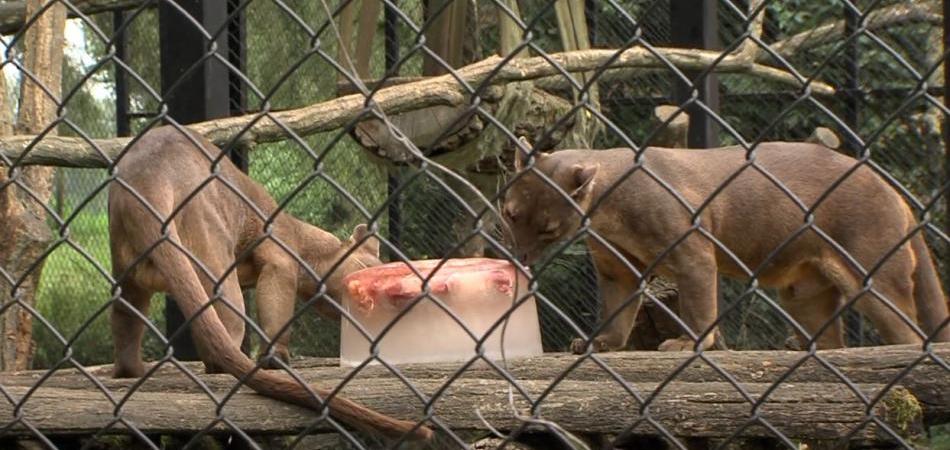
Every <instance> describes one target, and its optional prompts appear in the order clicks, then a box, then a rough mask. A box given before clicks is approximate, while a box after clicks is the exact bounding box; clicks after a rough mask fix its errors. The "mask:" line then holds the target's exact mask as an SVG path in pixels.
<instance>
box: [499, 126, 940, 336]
mask: <svg viewBox="0 0 950 450" xmlns="http://www.w3.org/2000/svg"><path fill="white" fill-rule="evenodd" d="M522 143H523V144H525V145H526V147H527V148H530V145H529V144H527V141H522ZM516 153H517V154H518V156H517V157H516V161H515V165H516V169H517V172H518V175H517V176H518V178H517V179H516V180H515V181H514V182H513V183H512V185H511V186H510V187H509V189H508V191H507V192H506V193H505V199H504V205H503V215H504V216H505V218H506V220H507V222H508V223H509V224H510V226H511V230H512V234H513V239H514V245H515V249H516V251H517V254H518V257H519V258H521V259H523V260H524V261H525V262H528V263H532V262H535V261H536V260H538V259H539V257H540V256H542V254H543V251H544V250H545V249H546V248H547V247H548V246H550V245H551V244H552V243H554V242H557V241H559V240H563V239H565V238H569V237H571V236H573V235H574V233H576V232H577V230H579V229H580V226H581V220H582V216H581V211H583V212H584V213H586V214H588V215H589V216H588V217H589V220H590V228H591V229H592V230H594V231H595V232H596V233H597V234H599V235H600V236H601V237H602V238H603V239H604V241H605V242H606V243H608V244H609V246H610V247H613V249H614V250H613V251H611V250H609V248H608V247H607V246H605V245H604V244H603V243H601V242H598V241H597V240H596V239H594V238H590V237H588V238H587V241H588V243H589V244H590V247H591V253H592V255H593V259H594V264H595V265H596V267H597V272H598V283H599V287H600V291H601V301H602V304H603V308H602V317H601V320H602V323H606V324H607V325H605V326H604V328H603V330H602V331H601V332H600V333H599V334H598V335H597V336H596V337H594V339H593V340H592V342H591V346H592V347H593V349H594V350H595V351H612V350H620V349H623V348H625V347H626V345H627V341H628V339H629V337H630V334H631V330H632V327H633V324H634V321H635V319H636V316H637V311H638V309H639V308H640V305H641V302H642V298H639V297H637V298H634V296H633V294H634V293H635V291H636V290H637V289H638V288H639V285H640V279H639V278H638V276H637V275H636V274H635V272H634V271H633V270H631V267H633V268H636V270H637V271H638V272H640V273H642V271H643V270H644V269H646V268H647V267H648V265H653V270H652V271H651V273H653V274H658V275H662V276H665V277H668V278H669V279H670V280H672V281H675V282H676V284H677V287H678V290H679V305H680V306H679V310H680V311H679V316H680V318H681V319H682V321H683V322H684V324H685V325H687V326H688V327H689V328H690V329H691V330H692V333H693V334H694V336H697V337H698V336H703V339H701V341H700V340H698V339H693V338H690V336H689V333H687V332H686V331H685V330H684V332H683V335H682V336H680V337H678V338H673V339H668V340H666V341H664V342H663V343H662V344H661V345H660V348H659V349H660V350H667V351H669V350H688V349H693V348H697V347H698V346H699V345H701V346H702V348H709V347H710V346H711V345H712V344H713V339H714V333H715V328H714V327H713V324H714V322H715V320H716V317H717V305H716V301H717V279H718V278H717V276H718V274H722V275H725V276H728V277H732V278H738V279H740V280H741V279H745V280H747V279H748V278H749V277H748V274H749V272H748V271H752V272H754V273H756V277H757V279H758V283H759V285H760V286H764V287H773V288H777V289H778V290H779V297H780V300H781V304H782V306H783V308H784V309H785V310H786V311H787V312H788V313H789V314H790V315H791V316H792V317H793V318H794V319H795V320H796V321H797V323H798V324H800V325H801V327H802V328H803V329H804V331H805V332H807V333H808V334H809V335H811V336H816V335H817V338H816V344H817V346H818V347H819V348H837V347H843V346H844V345H845V341H844V335H843V331H842V324H841V320H840V318H837V319H835V320H831V319H832V317H833V316H834V313H835V311H837V310H838V309H839V308H840V307H842V306H843V305H844V304H845V303H844V302H845V301H846V300H848V299H852V298H855V296H858V295H860V297H859V298H858V300H857V302H856V303H855V307H856V308H857V309H858V310H859V311H860V312H861V313H862V314H864V315H865V316H866V317H868V318H869V319H870V320H871V322H872V323H873V324H874V326H875V327H876V328H877V331H878V332H879V334H880V335H881V337H882V338H883V339H884V341H885V342H886V343H889V344H898V343H905V344H907V343H921V342H922V341H923V338H922V337H921V335H920V334H919V333H918V332H916V331H915V325H919V328H920V329H921V330H922V331H923V333H924V334H926V335H928V336H932V340H933V341H939V342H943V341H950V325H948V324H947V315H948V314H947V299H946V297H945V295H944V292H943V289H942V287H941V285H940V281H939V279H938V278H937V273H936V270H935V269H934V263H933V259H932V257H931V254H930V250H929V249H928V248H927V245H926V242H925V240H924V236H923V230H918V229H917V221H916V220H915V219H914V216H913V214H912V213H911V210H910V208H909V207H908V206H907V204H906V203H905V202H904V200H903V198H901V196H900V195H899V194H898V193H897V192H896V191H895V190H894V189H893V188H891V187H890V186H889V185H888V184H887V183H886V182H885V181H884V180H883V179H881V178H880V177H879V176H878V175H877V174H875V173H874V172H873V170H872V169H871V168H869V167H867V166H861V167H858V168H857V169H855V167H856V165H857V164H858V161H856V160H855V159H853V158H850V157H848V156H845V155H842V154H840V153H837V152H835V151H833V150H830V149H828V148H825V147H822V146H820V145H816V144H808V143H792V142H770V143H762V144H760V145H758V146H757V147H756V148H755V163H756V165H757V166H758V167H759V168H761V169H759V168H756V167H752V166H748V167H744V169H743V166H745V165H746V164H747V159H746V152H745V150H743V149H741V148H739V147H725V148H716V149H708V150H695V149H694V150H689V149H673V148H652V147H651V148H648V149H646V150H645V151H644V153H643V154H642V160H641V161H642V165H643V166H642V168H640V169H637V170H636V171H635V172H633V173H632V174H631V175H629V176H626V174H627V172H628V171H630V169H632V168H633V167H634V166H635V165H636V161H635V157H636V154H635V153H634V151H633V150H631V149H629V148H617V149H610V150H597V151H592V150H562V151H557V152H554V153H550V154H548V153H536V154H535V155H534V163H533V165H532V166H531V167H530V168H528V169H527V170H526V165H527V163H526V156H525V155H523V154H522V152H521V151H520V150H516ZM643 168H646V169H648V170H649V172H650V173H648V172H647V171H646V170H643ZM740 169H742V170H741V173H739V174H738V175H735V174H736V173H737V172H740ZM852 169H855V170H854V171H853V172H850V173H849V171H851V170H852ZM536 172H537V173H536ZM764 172H766V173H768V174H769V175H765V174H763V173H764ZM538 173H540V174H542V175H543V176H545V177H546V178H548V179H549V180H550V182H546V181H543V180H542V178H541V176H539V175H538ZM651 174H652V175H651ZM654 176H655V177H656V178H658V179H660V180H663V182H665V183H666V184H667V185H668V186H669V188H672V190H674V191H675V192H676V193H677V195H674V194H672V193H671V192H670V190H668V189H667V188H665V187H664V186H663V185H662V184H661V183H660V182H658V181H656V179H655V178H654ZM841 178H843V181H841V183H840V184H838V185H837V186H834V188H833V190H832V191H831V193H830V194H828V195H827V196H825V197H823V196H824V195H825V192H826V191H827V190H829V189H831V188H832V186H833V185H834V184H835V183H836V182H837V181H838V180H839V179H841ZM726 182H728V183H729V184H728V185H727V186H726V187H725V188H723V189H722V190H721V191H718V192H717V189H718V188H719V187H720V185H722V184H723V183H726ZM552 183H553V184H556V185H557V186H558V187H559V188H560V189H561V190H562V191H563V192H564V193H565V194H567V196H565V195H564V194H561V193H559V192H557V191H556V190H555V188H553V187H552ZM615 183H619V184H618V185H617V186H616V188H611V187H612V186H613V185H614V184H615ZM780 186H785V187H786V188H787V190H788V192H790V193H792V194H794V195H795V196H796V197H797V198H798V200H799V201H800V202H801V205H799V204H798V203H796V202H795V201H793V200H792V199H791V197H790V196H789V195H788V194H787V193H786V191H785V190H783V188H781V187H780ZM567 197H570V198H571V199H572V200H573V203H574V204H576V205H577V206H576V207H575V206H574V205H572V204H571V202H570V201H569V200H568V199H567ZM710 197H712V200H711V201H709V203H708V204H707V205H706V206H705V208H703V209H702V211H701V213H700V214H699V218H698V221H697V222H696V223H697V224H698V225H700V226H701V230H700V229H697V228H695V227H694V226H693V224H694V220H693V218H692V213H690V211H689V210H688V209H687V208H686V207H685V206H684V202H685V204H688V205H690V207H691V208H693V209H694V210H695V209H696V208H699V207H700V206H701V205H703V203H704V202H706V201H707V199H709V198H710ZM819 201H820V203H818V206H817V207H815V208H814V217H813V219H814V225H815V227H816V228H817V229H820V230H821V231H820V232H817V231H815V230H814V229H808V228H805V226H806V218H807V214H806V212H805V209H809V208H813V207H814V206H815V205H816V202H819ZM802 205H803V206H802ZM803 207H804V209H803ZM803 228H805V229H803ZM822 234H823V235H824V237H823V236H822ZM684 236H685V238H684ZM709 236H712V237H714V238H715V240H718V242H719V243H721V246H720V245H718V244H716V243H715V242H714V240H713V239H710V237H709ZM908 237H909V238H908ZM825 238H828V239H830V240H831V241H834V242H835V243H836V244H834V245H832V244H830V243H829V241H828V240H827V239H825ZM839 246H840V249H841V250H844V252H846V253H844V252H841V251H839V249H838V248H836V247H839ZM895 248H896V250H895ZM667 249H670V250H669V251H667ZM724 249H728V251H726V250H724ZM730 252H731V254H732V255H730V254H729V253H730ZM773 253H774V254H773ZM733 255H734V257H735V258H734V257H733ZM621 258H622V259H621ZM658 258H659V260H657V259H658ZM736 259H738V262H737V261H736ZM624 260H626V261H624ZM628 262H629V265H628ZM855 263H856V264H855ZM858 265H860V267H861V268H863V269H859V267H858ZM743 266H745V268H743ZM746 268H747V269H748V271H747V270H746ZM861 270H864V271H871V270H873V272H872V274H871V275H872V276H871V280H872V283H871V287H872V288H873V289H874V291H876V293H878V294H880V296H881V297H883V298H886V299H887V300H889V301H890V302H891V303H892V304H893V306H894V308H896V309H897V310H899V311H900V312H901V313H903V314H904V315H906V317H907V318H909V320H910V322H911V324H908V322H907V321H905V320H904V319H902V318H901V317H900V316H899V315H898V314H897V313H895V312H894V310H892V309H891V308H890V307H888V306H887V305H886V303H885V302H884V301H882V300H881V298H879V297H878V296H876V295H875V294H873V293H871V292H867V291H863V287H864V284H865V283H864V278H865V277H864V276H863V275H862V273H861ZM865 273H867V272H865ZM829 321H830V322H831V323H829ZM915 321H916V323H915ZM826 325H827V327H826ZM823 327H826V328H823ZM819 331H820V332H819ZM796 333H797V334H799V339H805V338H806V336H804V335H802V334H801V333H800V332H799V330H798V329H796ZM816 333H817V334H816ZM802 342H805V341H804V340H803V341H802ZM571 347H572V350H573V351H574V352H578V353H580V352H584V351H586V350H587V348H588V347H587V343H586V342H585V341H584V340H581V339H577V340H575V341H574V343H573V344H572V346H571Z"/></svg>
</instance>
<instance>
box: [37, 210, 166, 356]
mask: <svg viewBox="0 0 950 450" xmlns="http://www.w3.org/2000/svg"><path fill="white" fill-rule="evenodd" d="M107 228H108V218H107V217H106V215H105V214H96V215H93V214H84V215H82V216H81V217H80V219H77V220H76V221H75V222H73V223H72V224H71V225H70V226H69V233H68V235H69V237H70V240H71V241H72V242H74V243H75V244H76V246H77V247H78V248H79V250H77V249H76V248H74V247H72V246H70V245H68V244H66V243H62V244H60V245H59V246H58V247H56V249H55V250H53V251H52V252H51V253H50V254H49V256H48V257H47V259H46V265H45V268H44V269H43V274H42V277H41V279H40V285H39V289H38V293H37V307H36V309H37V311H38V313H39V314H40V316H42V317H43V318H44V319H45V320H46V321H48V322H49V323H50V324H51V325H52V326H53V328H55V329H56V330H57V331H58V332H59V336H57V335H56V333H53V332H52V331H51V330H50V329H49V328H48V327H47V326H45V325H44V324H43V323H42V322H43V321H41V320H37V319H34V321H33V322H34V326H35V329H34V337H35V339H36V355H35V360H34V366H35V367H51V366H53V365H55V364H56V363H57V362H58V361H60V359H62V358H63V357H64V356H65V355H66V351H67V346H66V343H68V342H72V343H71V345H70V346H69V347H68V348H69V349H70V350H71V355H72V357H73V358H75V359H76V360H77V361H79V362H81V363H83V364H101V363H107V362H110V361H111V360H112V339H111V336H110V331H109V323H108V314H109V311H108V310H107V309H106V310H103V307H104V305H106V304H107V303H108V301H109V300H110V299H111V298H112V295H113V293H112V290H111V284H110V283H109V279H110V278H111V277H110V276H109V274H111V262H110V258H109V243H108V238H107V236H108V232H107ZM83 253H85V255H86V256H84V255H83ZM161 311H162V303H161V301H159V302H153V308H152V314H151V319H152V322H153V323H155V324H156V326H157V327H159V329H164V318H163V316H162V314H161ZM87 322H88V323H87ZM61 338H62V339H61ZM153 338H154V337H153V336H150V337H149V338H148V339H147V340H146V346H145V348H146V355H147V356H148V357H150V358H155V357H157V356H159V355H161V354H162V353H163V352H161V351H160V350H159V348H158V344H157V341H155V340H154V339H153Z"/></svg>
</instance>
